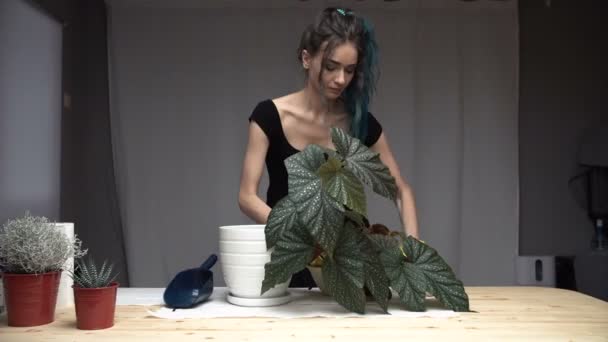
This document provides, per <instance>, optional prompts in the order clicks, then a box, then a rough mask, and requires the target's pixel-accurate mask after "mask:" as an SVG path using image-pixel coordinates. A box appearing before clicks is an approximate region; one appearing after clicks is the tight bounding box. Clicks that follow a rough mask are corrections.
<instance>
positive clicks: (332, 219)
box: [285, 145, 344, 251]
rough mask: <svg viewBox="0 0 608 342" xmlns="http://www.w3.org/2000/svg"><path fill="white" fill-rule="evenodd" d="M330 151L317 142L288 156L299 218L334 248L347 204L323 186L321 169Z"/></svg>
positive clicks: (329, 248) (326, 246) (325, 245)
mask: <svg viewBox="0 0 608 342" xmlns="http://www.w3.org/2000/svg"><path fill="white" fill-rule="evenodd" d="M326 156H327V154H326V153H324V151H323V149H322V148H321V147H319V146H317V145H309V146H308V147H306V149H304V151H302V152H299V153H296V154H294V155H293V156H291V157H289V158H287V159H286V160H285V166H286V167H287V174H288V186H289V199H290V200H291V201H292V202H293V203H295V205H296V210H297V213H298V220H299V221H300V223H301V224H302V226H303V227H305V228H306V229H308V230H309V231H310V233H311V234H312V236H314V237H315V239H316V240H317V242H318V243H319V245H321V247H323V249H325V250H326V251H332V250H333V249H334V247H335V245H336V239H337V229H338V228H339V227H340V226H341V225H342V223H343V218H344V215H343V211H344V207H343V206H342V205H341V204H340V203H338V202H337V201H336V200H335V199H334V198H333V197H331V196H330V195H329V194H327V192H326V191H325V190H323V186H322V181H321V178H320V177H319V175H318V173H317V171H318V169H319V167H321V165H322V164H323V163H325V161H326Z"/></svg>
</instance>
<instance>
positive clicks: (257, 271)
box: [220, 225, 289, 306]
mask: <svg viewBox="0 0 608 342" xmlns="http://www.w3.org/2000/svg"><path fill="white" fill-rule="evenodd" d="M264 228H265V226H264V225H234V226H221V227H220V264H221V266H222V273H223V275H224V281H225V282H226V286H227V287H228V291H229V294H228V297H227V300H228V302H230V303H233V304H237V305H245V306H269V305H279V304H284V303H286V302H288V301H289V299H288V298H289V293H288V292H287V286H288V285H289V280H288V281H287V282H285V283H282V284H278V285H276V286H275V287H274V288H272V289H270V290H268V291H266V292H265V293H264V294H263V295H262V294H261V293H262V282H263V281H264V265H265V264H266V263H267V262H269V261H270V254H271V251H270V250H267V249H266V237H265V235H264Z"/></svg>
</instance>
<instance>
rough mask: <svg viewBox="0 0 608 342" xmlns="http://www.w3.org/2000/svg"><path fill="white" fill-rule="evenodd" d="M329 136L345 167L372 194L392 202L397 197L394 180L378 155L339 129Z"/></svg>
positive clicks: (333, 130)
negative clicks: (368, 188)
mask: <svg viewBox="0 0 608 342" xmlns="http://www.w3.org/2000/svg"><path fill="white" fill-rule="evenodd" d="M331 134H332V140H333V143H334V145H335V146H336V151H337V152H338V153H339V154H340V155H342V157H343V158H344V161H345V167H346V168H347V169H348V170H349V171H351V172H352V173H353V174H354V175H355V176H356V177H357V178H359V179H360V180H361V181H362V182H363V183H365V184H367V185H369V186H371V187H372V189H373V190H374V192H376V193H377V194H379V195H382V196H384V197H387V198H390V199H392V200H394V199H395V198H396V197H397V185H396V183H395V178H393V176H391V173H390V171H389V169H388V168H387V167H386V166H385V165H384V164H383V163H382V161H381V160H380V155H379V154H378V153H376V152H373V151H372V150H370V149H369V148H367V147H366V146H365V145H364V144H363V143H361V141H360V140H358V139H356V138H353V137H351V136H349V135H348V134H346V132H344V131H343V130H341V129H339V128H332V130H331Z"/></svg>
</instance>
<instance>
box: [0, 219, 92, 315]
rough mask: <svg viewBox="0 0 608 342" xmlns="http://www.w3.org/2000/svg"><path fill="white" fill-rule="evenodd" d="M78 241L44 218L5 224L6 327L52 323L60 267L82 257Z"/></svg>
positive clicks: (1, 233) (1, 247)
mask: <svg viewBox="0 0 608 342" xmlns="http://www.w3.org/2000/svg"><path fill="white" fill-rule="evenodd" d="M84 254H86V250H84V251H83V250H82V249H81V241H80V240H79V239H78V238H76V237H75V238H74V240H72V239H70V237H68V236H67V235H66V234H65V233H64V232H63V231H62V230H61V229H59V228H58V227H56V226H55V225H54V224H53V223H49V221H48V220H47V219H46V218H45V217H37V216H31V215H30V213H29V212H28V213H26V214H25V216H24V217H21V218H17V219H14V220H8V221H7V222H6V223H5V224H4V225H3V226H2V229H1V230H0V268H1V269H2V280H3V286H4V296H5V302H6V311H7V315H8V325H9V326H15V327H30V326H36V325H42V324H48V323H51V322H53V321H54V319H55V305H56V303H57V291H58V287H59V281H60V279H61V272H62V267H63V265H64V264H65V262H66V260H67V259H68V258H69V257H72V256H74V257H81V256H83V255H84Z"/></svg>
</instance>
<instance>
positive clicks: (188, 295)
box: [163, 254, 217, 309]
mask: <svg viewBox="0 0 608 342" xmlns="http://www.w3.org/2000/svg"><path fill="white" fill-rule="evenodd" d="M216 261H217V256H216V255H215V254H211V255H210V256H209V258H207V260H206V261H205V262H204V263H203V264H202V265H201V266H200V267H198V268H191V269H187V270H185V271H181V272H179V273H178V274H177V275H176V276H175V277H174V278H173V280H171V282H170V283H169V286H167V288H166V289H165V293H164V295H163V299H164V301H165V304H166V305H167V306H168V307H170V308H172V309H186V308H190V307H193V306H195V305H198V304H200V303H202V302H204V301H205V300H207V299H208V298H209V297H210V296H211V293H213V272H211V267H213V265H215V263H216Z"/></svg>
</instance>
